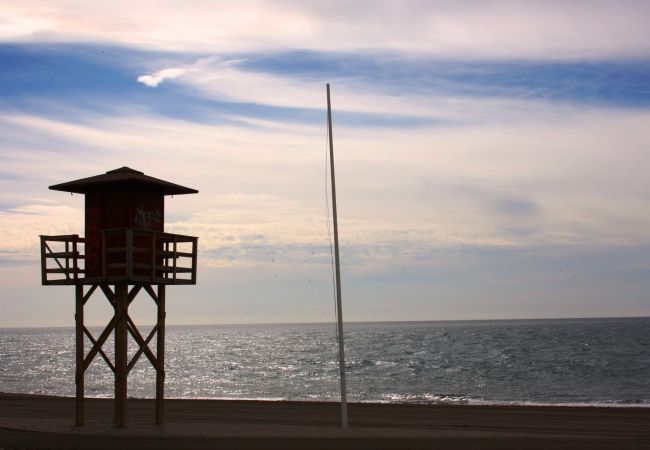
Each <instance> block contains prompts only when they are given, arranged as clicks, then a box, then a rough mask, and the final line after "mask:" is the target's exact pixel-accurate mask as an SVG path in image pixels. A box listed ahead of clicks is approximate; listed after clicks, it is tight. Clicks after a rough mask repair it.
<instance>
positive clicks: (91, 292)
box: [83, 284, 98, 305]
mask: <svg viewBox="0 0 650 450" xmlns="http://www.w3.org/2000/svg"><path fill="white" fill-rule="evenodd" d="M97 287H98V285H97V284H93V285H92V286H90V289H89V290H88V292H86V294H85V295H84V297H83V303H84V305H85V304H86V302H87V301H88V300H90V297H91V296H92V295H93V293H94V292H95V291H96V290H97Z"/></svg>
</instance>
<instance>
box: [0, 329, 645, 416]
mask: <svg viewBox="0 0 650 450" xmlns="http://www.w3.org/2000/svg"><path fill="white" fill-rule="evenodd" d="M143 328H146V327H143ZM92 331H93V333H94V334H95V336H98V335H99V333H100V332H101V330H100V329H93V330H92ZM141 331H142V330H141ZM142 332H143V334H144V335H145V336H146V330H144V331H142ZM345 337H346V352H347V355H346V362H347V374H348V395H349V399H350V400H351V401H378V402H419V403H460V404H465V403H469V404H472V403H478V404H481V403H482V404H569V405H584V404H596V405H633V406H641V407H650V318H635V319H566V320H565V319H562V320H521V321H471V322H470V321H468V322H394V323H349V324H346V326H345ZM104 349H105V351H106V353H107V354H108V356H109V357H112V341H110V340H109V341H108V342H107V344H106V345H105V346H104ZM152 349H153V350H154V351H155V339H154V344H153V345H152ZM135 350H136V349H135V345H132V348H131V349H130V352H131V353H133V352H135ZM165 358H166V365H165V366H166V381H165V389H166V396H167V397H168V398H232V399H277V400H280V399H289V400H337V399H338V398H339V384H338V362H337V359H336V358H337V348H336V336H335V328H334V325H331V324H301V325H243V326H219V325H215V326H168V327H167V339H166V354H165ZM112 389H113V375H112V372H111V371H110V369H109V368H108V367H107V366H106V364H105V363H104V361H103V360H102V359H101V358H100V357H99V356H98V357H97V358H96V359H95V361H94V362H93V363H92V365H91V367H90V368H89V370H88V371H87V372H86V395H87V396H91V397H92V396H95V397H112V395H113V391H112ZM0 391H1V392H14V393H37V394H49V395H65V396H72V395H74V330H73V329H71V328H70V329H64V328H60V329H0ZM154 392H155V372H154V370H153V369H152V368H151V367H149V362H148V360H147V359H146V358H145V357H144V356H143V357H142V358H141V359H140V360H139V361H138V363H137V364H136V366H135V367H134V369H133V371H132V372H131V373H130V374H129V386H128V393H129V396H131V397H153V396H154Z"/></svg>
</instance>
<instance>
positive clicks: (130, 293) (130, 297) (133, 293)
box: [129, 284, 142, 305]
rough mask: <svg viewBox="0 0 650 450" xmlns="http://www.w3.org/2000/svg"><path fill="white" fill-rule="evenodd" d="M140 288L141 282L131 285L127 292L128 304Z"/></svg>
mask: <svg viewBox="0 0 650 450" xmlns="http://www.w3.org/2000/svg"><path fill="white" fill-rule="evenodd" d="M140 289H142V285H141V284H136V285H135V286H133V288H132V289H131V292H129V305H130V304H131V302H132V301H133V299H134V298H135V297H136V296H137V295H138V292H140Z"/></svg>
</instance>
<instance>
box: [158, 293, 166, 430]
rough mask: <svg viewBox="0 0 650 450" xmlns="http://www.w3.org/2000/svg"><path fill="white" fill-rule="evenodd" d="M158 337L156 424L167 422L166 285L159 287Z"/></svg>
mask: <svg viewBox="0 0 650 450" xmlns="http://www.w3.org/2000/svg"><path fill="white" fill-rule="evenodd" d="M156 303H157V304H158V320H157V322H158V323H157V324H156V325H157V326H158V335H157V336H156V361H158V365H157V366H156V424H158V425H161V424H162V423H164V421H165V411H164V400H165V317H166V312H165V285H164V284H159V285H158V301H157V302H156Z"/></svg>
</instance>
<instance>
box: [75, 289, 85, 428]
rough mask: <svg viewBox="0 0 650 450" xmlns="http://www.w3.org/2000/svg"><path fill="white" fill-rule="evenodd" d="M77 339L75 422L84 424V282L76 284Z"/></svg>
mask: <svg viewBox="0 0 650 450" xmlns="http://www.w3.org/2000/svg"><path fill="white" fill-rule="evenodd" d="M74 321H75V340H76V344H77V352H76V357H75V385H76V395H75V422H76V424H77V426H81V425H83V424H84V331H83V330H84V291H83V285H82V284H76V285H75V315H74Z"/></svg>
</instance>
